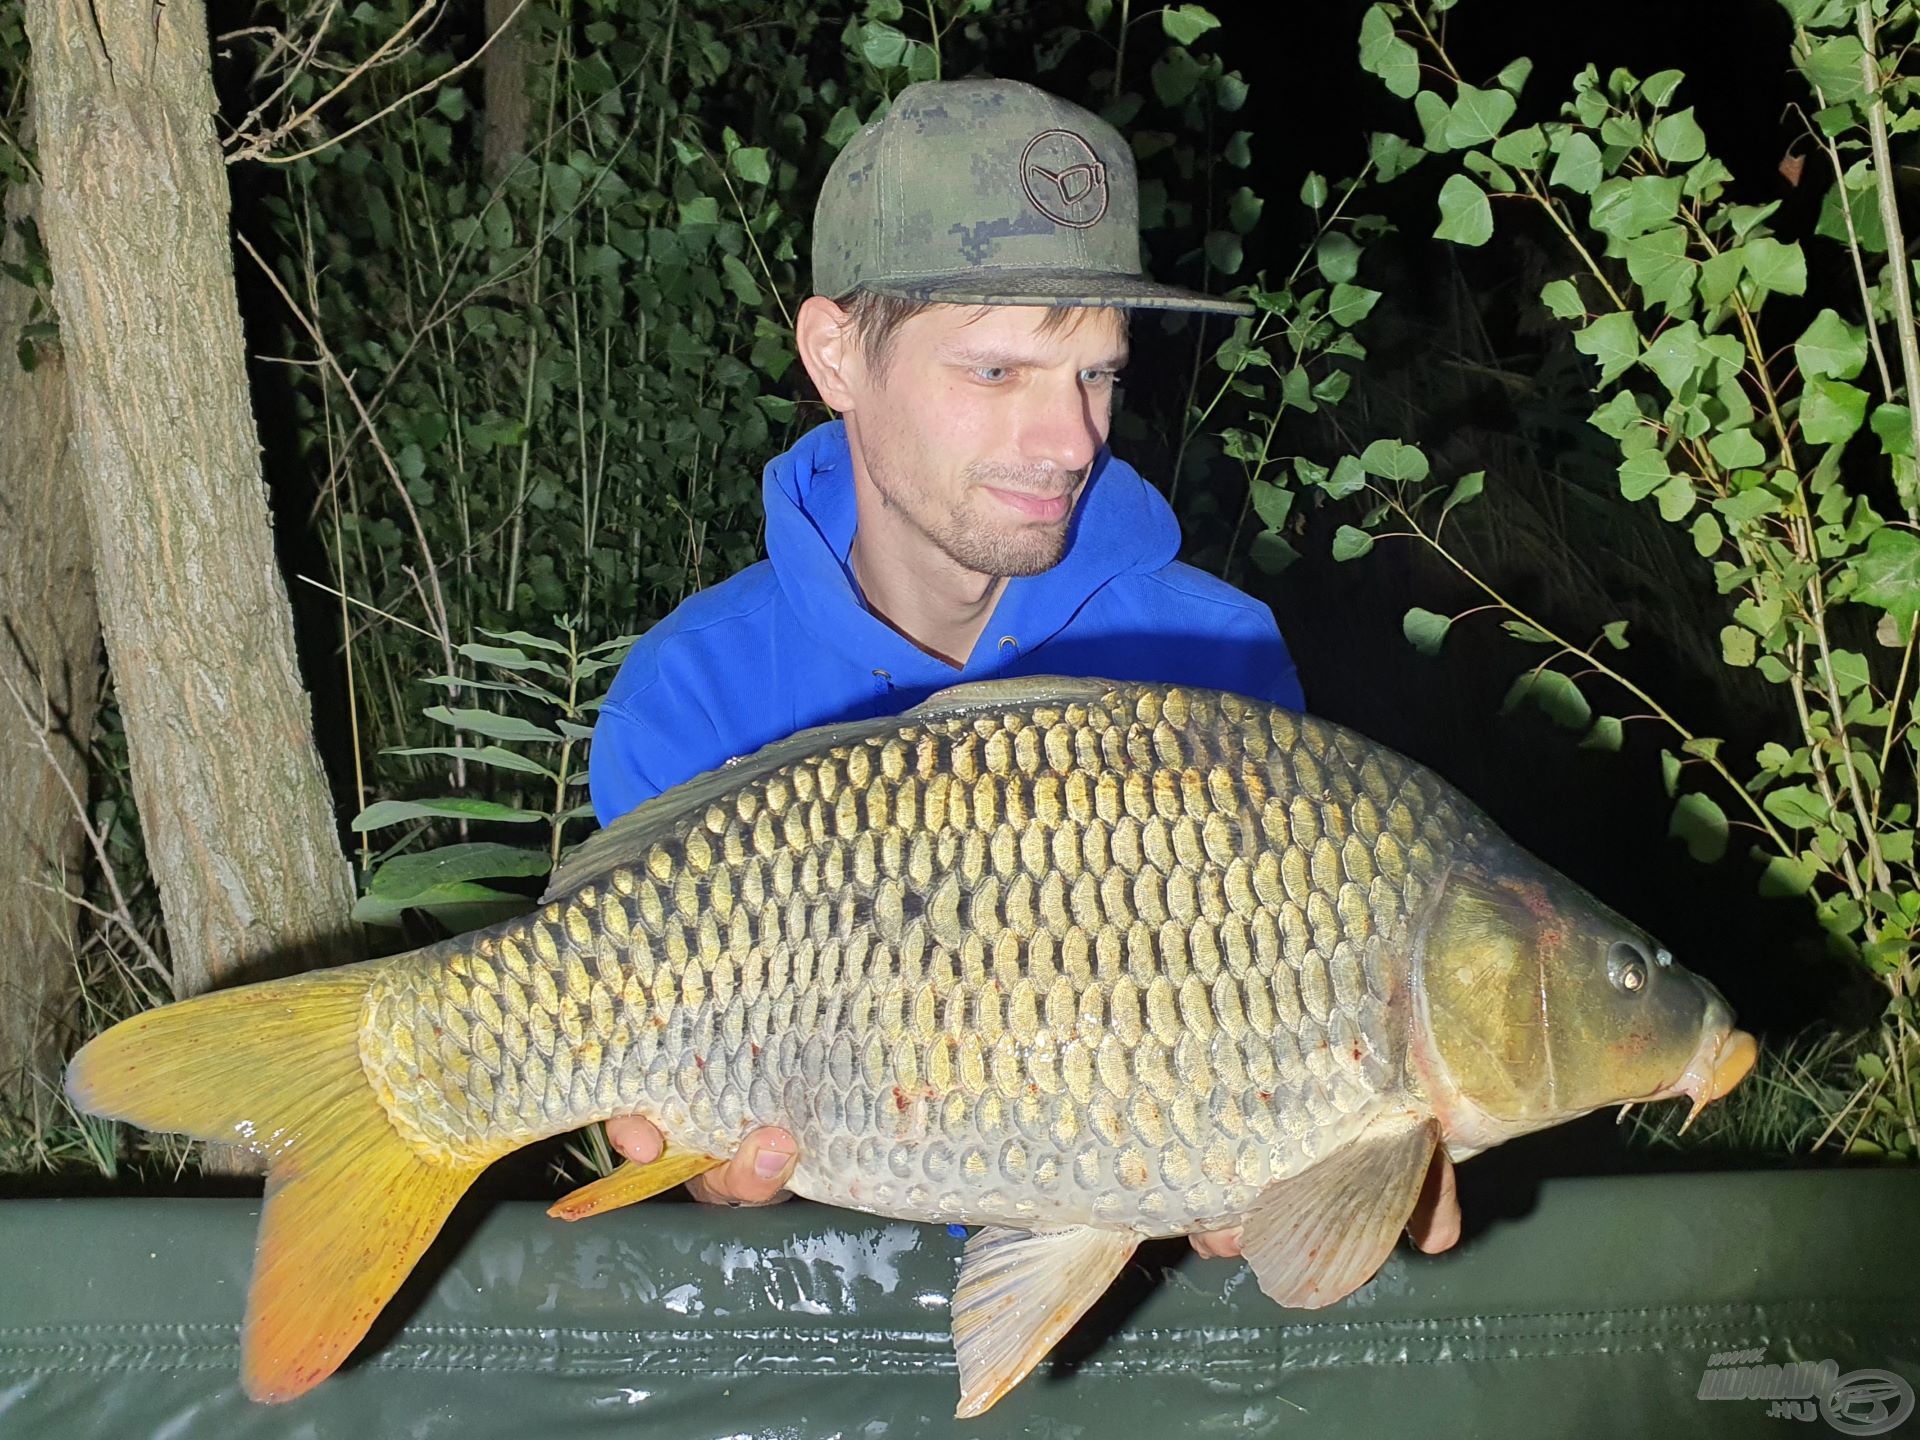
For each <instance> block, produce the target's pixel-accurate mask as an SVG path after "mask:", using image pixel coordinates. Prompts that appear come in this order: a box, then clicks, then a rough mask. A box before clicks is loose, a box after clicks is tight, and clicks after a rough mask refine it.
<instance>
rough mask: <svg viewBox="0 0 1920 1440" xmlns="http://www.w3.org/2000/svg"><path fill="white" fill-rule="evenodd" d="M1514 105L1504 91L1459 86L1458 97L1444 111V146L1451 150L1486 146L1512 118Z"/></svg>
mask: <svg viewBox="0 0 1920 1440" xmlns="http://www.w3.org/2000/svg"><path fill="white" fill-rule="evenodd" d="M1516 103H1517V102H1516V101H1515V100H1514V98H1513V96H1511V95H1510V94H1508V93H1507V92H1506V91H1505V90H1482V89H1480V88H1478V87H1477V86H1473V85H1466V84H1463V85H1461V87H1460V98H1459V99H1457V100H1455V101H1454V102H1453V106H1452V108H1451V109H1449V110H1448V111H1447V144H1448V145H1449V146H1451V147H1452V148H1453V149H1455V150H1465V149H1467V148H1468V147H1469V146H1472V145H1484V144H1486V142H1487V141H1489V140H1492V139H1494V138H1495V137H1496V136H1498V135H1499V134H1500V132H1501V130H1502V129H1504V128H1505V126H1506V123H1507V121H1509V120H1511V119H1512V118H1513V111H1514V106H1515V104H1516Z"/></svg>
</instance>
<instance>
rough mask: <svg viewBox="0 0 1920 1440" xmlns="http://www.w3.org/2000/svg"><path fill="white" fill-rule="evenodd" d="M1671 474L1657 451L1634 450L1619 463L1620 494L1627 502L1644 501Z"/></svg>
mask: <svg viewBox="0 0 1920 1440" xmlns="http://www.w3.org/2000/svg"><path fill="white" fill-rule="evenodd" d="M1672 474H1673V472H1672V471H1671V470H1669V469H1667V462H1666V458H1665V457H1664V456H1663V455H1661V453H1660V452H1659V451H1658V450H1636V451H1634V453H1633V454H1631V455H1629V456H1628V457H1627V458H1626V459H1625V460H1623V461H1621V462H1620V493H1621V495H1623V496H1624V497H1625V498H1627V499H1628V500H1644V499H1646V498H1647V496H1649V495H1651V494H1653V492H1654V491H1656V490H1658V489H1659V488H1660V487H1661V486H1662V485H1664V484H1666V483H1667V481H1668V479H1669V478H1670V477H1671V476H1672Z"/></svg>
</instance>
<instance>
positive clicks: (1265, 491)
mask: <svg viewBox="0 0 1920 1440" xmlns="http://www.w3.org/2000/svg"><path fill="white" fill-rule="evenodd" d="M1249 490H1250V493H1251V495H1252V498H1253V509H1254V513H1255V514H1257V515H1258V516H1259V517H1260V521H1261V523H1262V524H1264V525H1265V526H1266V527H1267V528H1268V529H1270V530H1278V529H1280V528H1281V527H1282V526H1283V525H1285V524H1286V523H1287V514H1288V512H1289V511H1290V510H1292V509H1293V492H1292V491H1291V490H1284V489H1282V488H1281V487H1280V486H1278V485H1276V484H1274V483H1273V482H1272V481H1271V480H1261V479H1258V478H1255V479H1254V480H1252V481H1251V482H1249Z"/></svg>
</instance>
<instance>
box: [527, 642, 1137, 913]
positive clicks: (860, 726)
mask: <svg viewBox="0 0 1920 1440" xmlns="http://www.w3.org/2000/svg"><path fill="white" fill-rule="evenodd" d="M1113 685H1114V682H1113V681H1111V680H1081V679H1072V678H1067V677H1062V676H1056V675H1035V676H1031V677H1026V678H1022V679H1017V680H976V681H973V682H972V683H971V684H966V685H950V686H948V687H947V688H946V689H945V690H940V691H936V692H935V693H934V694H932V695H929V696H928V697H927V698H926V699H925V700H923V701H921V702H920V703H919V704H918V705H916V706H914V707H913V708H912V709H911V710H908V711H906V712H905V713H903V714H899V715H879V716H875V717H874V718H872V719H870V720H843V721H840V722H839V723H837V724H833V725H816V726H814V727H813V728H812V729H810V730H798V731H795V732H794V733H793V734H791V735H789V736H787V738H786V739H784V740H776V741H774V742H773V743H772V744H770V745H766V746H763V747H761V748H760V749H759V750H756V751H754V752H753V754H751V755H745V756H741V757H740V758H739V759H736V760H729V761H728V762H727V763H726V764H724V765H722V766H720V767H719V768H717V769H714V770H708V771H705V772H703V773H702V774H699V775H696V776H694V777H693V778H692V779H691V780H687V781H685V782H683V783H682V784H679V785H676V786H674V787H673V789H671V790H668V791H665V792H663V793H661V794H659V795H656V796H654V797H653V798H652V799H651V800H643V801H642V802H641V803H640V804H639V805H637V806H635V807H634V809H633V810H631V811H630V812H628V813H627V814H625V815H622V816H621V817H620V818H619V819H618V820H615V821H614V822H613V823H612V824H611V825H609V826H607V827H606V828H605V829H603V830H600V831H598V832H596V833H595V834H593V835H589V836H588V837H587V838H586V839H585V840H584V841H582V842H581V843H580V844H579V845H577V846H575V847H574V849H573V852H572V853H571V854H569V855H568V856H567V858H566V859H565V860H564V861H562V862H561V865H560V868H559V869H558V870H556V871H554V873H553V879H552V881H551V882H550V883H549V884H548V886H547V890H546V893H545V894H544V895H542V896H541V897H540V903H541V904H543V905H544V904H546V903H547V901H549V900H551V899H553V898H554V897H555V896H557V895H565V894H567V893H569V892H570V891H574V890H578V889H579V888H580V887H581V886H583V885H586V884H589V883H591V882H593V881H595V880H598V879H600V878H601V877H603V876H604V875H606V874H607V873H608V872H610V871H612V870H615V869H617V868H619V867H620V866H622V865H632V864H637V863H639V861H640V860H641V859H642V858H643V857H644V856H645V854H646V851H647V847H648V846H649V845H650V844H652V843H653V841H654V838H655V837H656V836H658V835H659V834H661V833H662V832H663V831H666V830H669V829H671V828H672V827H673V826H674V824H675V823H676V822H678V821H680V820H681V819H683V818H685V817H686V816H687V815H690V814H692V813H693V812H695V811H696V810H704V809H705V808H706V807H707V806H709V805H711V804H712V803H713V802H714V801H715V800H717V799H718V798H719V797H720V796H722V795H727V794H731V793H732V792H733V791H734V790H736V789H738V788H739V787H740V786H742V785H745V784H747V783H749V782H750V781H753V780H757V779H759V778H760V777H761V776H763V775H766V774H769V773H771V772H772V771H775V770H778V769H779V768H780V767H781V766H783V765H788V764H791V763H792V762H793V761H795V760H798V759H799V758H801V757H802V756H804V755H811V754H813V753H814V752H815V751H818V750H825V749H829V748H831V747H832V746H835V745H844V744H848V743H850V742H852V741H856V740H865V739H867V738H868V737H869V736H873V735H885V734H887V733H888V732H890V731H892V730H896V729H898V728H899V727H900V726H902V725H909V724H915V723H925V722H928V721H932V720H941V719H946V718H948V717H950V716H956V715H969V714H973V713H975V712H977V711H982V710H993V709H1004V708H1006V707H1009V706H1016V707H1018V706H1032V705H1045V704H1048V703H1050V702H1051V703H1054V704H1059V705H1067V704H1072V703H1075V702H1078V703H1081V704H1086V703H1088V702H1090V701H1093V700H1097V699H1099V698H1100V697H1101V696H1102V695H1104V694H1106V693H1107V692H1108V691H1109V690H1111V689H1112V688H1113Z"/></svg>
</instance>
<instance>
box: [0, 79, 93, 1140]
mask: <svg viewBox="0 0 1920 1440" xmlns="http://www.w3.org/2000/svg"><path fill="white" fill-rule="evenodd" d="M32 132H33V127H32V117H31V115H30V114H29V117H28V123H27V126H26V128H25V131H24V132H23V133H22V135H21V137H20V140H21V143H22V145H23V146H26V147H28V148H31V146H32V143H33V140H32ZM39 189H40V187H39V185H38V184H37V183H35V182H34V181H33V180H32V179H28V180H26V181H24V182H21V183H19V184H17V185H15V186H13V187H12V189H11V190H9V191H8V194H7V203H6V209H5V214H4V216H3V217H0V219H4V222H5V233H4V238H0V261H4V262H6V263H9V264H12V265H16V266H17V265H18V264H20V262H21V261H22V260H23V259H24V258H25V253H26V246H25V245H24V244H23V243H22V241H21V239H20V236H19V234H18V233H17V232H16V230H15V225H16V223H17V222H18V221H20V220H22V219H29V218H33V217H34V216H35V214H36V211H37V209H38V204H39ZM37 298H38V297H37V296H36V293H35V292H34V291H33V290H32V289H31V288H29V287H28V286H26V285H23V284H20V283H19V282H17V281H15V280H12V279H10V278H8V277H7V276H6V275H5V274H4V273H0V855H4V856H6V857H7V858H6V861H5V863H4V864H0V1100H4V1101H11V1102H12V1103H13V1104H15V1105H18V1106H26V1105H29V1104H31V1103H32V1102H34V1101H35V1100H36V1099H37V1098H41V1097H44V1095H45V1094H46V1093H47V1092H46V1091H45V1089H44V1087H43V1086H42V1085H40V1084H38V1083H36V1082H42V1081H51V1080H52V1079H53V1078H54V1077H55V1076H57V1075H58V1073H59V1066H60V1062H61V1059H62V1053H61V1049H60V1045H59V1040H60V1035H61V1031H62V1029H63V1027H64V1025H65V1024H66V1022H67V1019H68V1013H69V1010H70V1008H71V1006H72V1003H73V1000H74V997H75V995H76V991H77V987H76V984H75V976H74V970H73V945H74V938H75V935H76V933H77V922H78V919H79V916H78V913H77V911H76V908H75V907H74V905H73V904H72V903H71V902H69V901H68V900H67V899H66V898H65V896H64V894H63V893H62V892H63V891H65V890H67V889H71V888H75V887H77V885H78V883H79V882H78V875H79V871H80V868H81V864H82V860H83V855H84V849H83V847H84V845H85V836H84V834H83V832H82V830H81V828H80V824H79V817H78V815H77V814H76V813H75V807H74V799H73V797H74V796H76V795H77V796H79V797H81V799H82V800H84V799H85V797H86V794H87V748H88V746H89V744H90V743H91V741H92V737H93V717H94V712H95V710H96V709H97V708H98V707H99V703H100V612H99V609H98V607H97V606H96V605H95V603H94V598H93V563H92V558H91V556H90V555H89V554H88V551H87V512H86V506H85V505H84V503H83V502H82V500H81V497H80V467H79V463H78V459H77V457H76V456H75V455H74V452H73V448H72V445H71V443H70V435H69V431H68V423H67V376H66V367H65V365H64V364H63V363H62V360H61V356H60V351H59V349H58V347H57V346H55V345H50V344H39V345H37V346H36V347H35V351H36V363H35V365H34V368H33V369H32V370H27V369H26V368H25V367H23V366H22V365H21V364H20V362H19V361H18V360H17V359H16V358H15V354H16V350H17V341H18V339H19V336H20V331H21V329H22V327H23V326H25V325H27V324H28V323H30V322H31V321H32V320H33V319H34V318H36V317H35V314H34V311H35V306H36V300H37ZM39 318H48V317H46V316H44V314H43V315H42V316H41V317H39ZM16 694H17V695H18V696H19V697H20V698H21V700H23V701H24V702H25V703H26V705H27V706H28V707H30V709H31V712H32V713H31V714H30V715H29V714H22V712H21V709H20V706H18V705H16V704H15V703H14V696H15V695H16Z"/></svg>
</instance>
